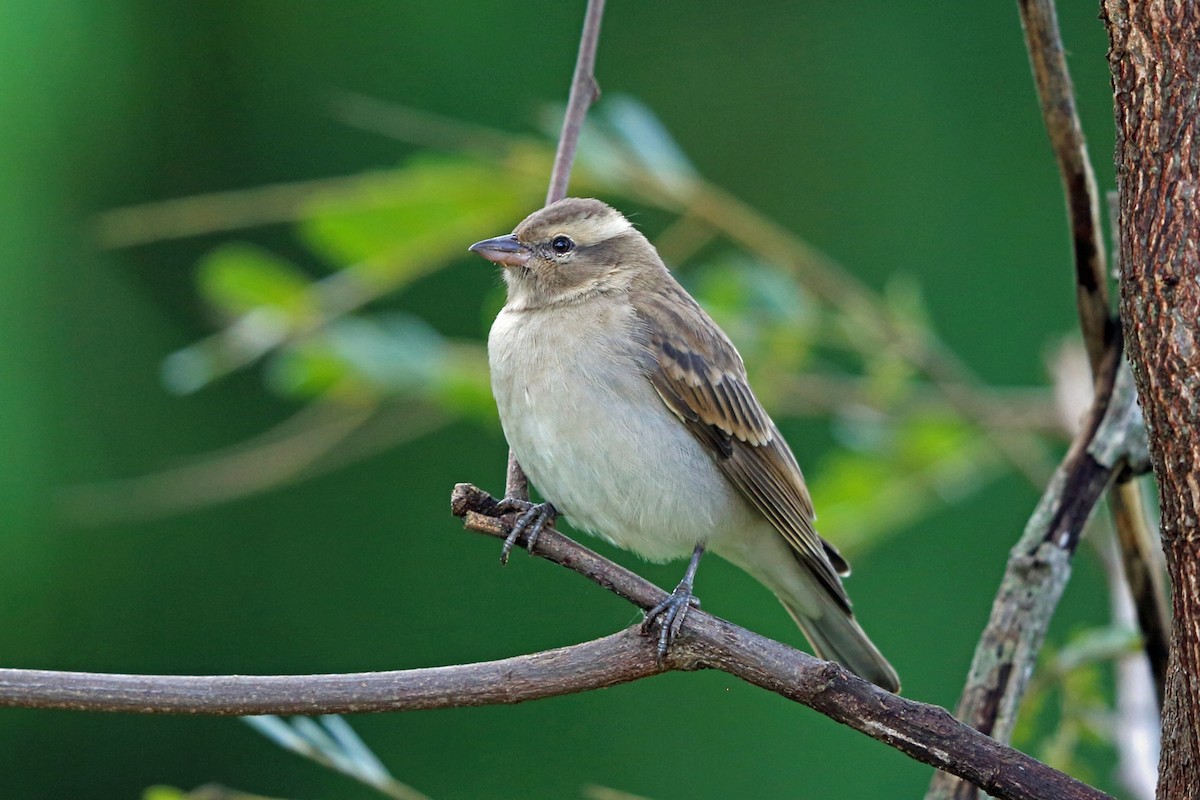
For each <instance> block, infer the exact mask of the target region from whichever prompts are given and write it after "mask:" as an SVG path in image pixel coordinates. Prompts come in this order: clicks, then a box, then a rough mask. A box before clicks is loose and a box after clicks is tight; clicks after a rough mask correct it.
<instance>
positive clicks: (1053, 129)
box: [1017, 0, 1170, 699]
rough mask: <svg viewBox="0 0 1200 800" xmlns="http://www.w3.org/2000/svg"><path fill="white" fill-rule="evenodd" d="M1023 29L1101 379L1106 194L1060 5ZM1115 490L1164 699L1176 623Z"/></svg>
mask: <svg viewBox="0 0 1200 800" xmlns="http://www.w3.org/2000/svg"><path fill="white" fill-rule="evenodd" d="M1017 6H1018V8H1019V9H1020V11H1021V23H1022V25H1023V26H1024V28H1025V42H1026V47H1027V48H1028V50H1029V61H1030V64H1031V65H1032V67H1033V76H1034V81H1035V83H1036V84H1037V89H1038V95H1039V97H1040V98H1041V103H1042V117H1043V119H1044V120H1045V122H1046V132H1047V133H1049V135H1050V144H1051V146H1052V147H1053V149H1054V156H1055V159H1056V160H1057V161H1058V168H1059V171H1060V172H1061V173H1062V183H1063V192H1064V193H1065V195H1066V199H1067V215H1068V218H1069V221H1070V226H1071V241H1072V247H1073V250H1074V253H1075V303H1076V306H1077V308H1078V312H1079V327H1080V330H1081V331H1082V333H1083V343H1084V346H1085V347H1086V349H1087V353H1088V362H1089V363H1090V364H1091V368H1092V379H1093V381H1097V380H1099V373H1100V362H1101V360H1102V358H1103V353H1104V349H1105V347H1106V346H1107V345H1108V343H1109V341H1110V340H1111V339H1112V337H1113V335H1114V333H1115V331H1116V327H1117V323H1116V319H1115V318H1114V317H1113V314H1112V311H1111V308H1110V304H1109V297H1108V270H1107V268H1106V267H1105V258H1104V243H1103V233H1102V228H1101V225H1100V193H1099V190H1098V189H1097V188H1096V176H1095V174H1094V172H1093V171H1092V164H1091V161H1090V159H1089V158H1088V154H1087V142H1086V141H1085V140H1084V136H1083V126H1082V124H1081V123H1080V121H1079V114H1078V112H1077V111H1076V108H1075V96H1074V89H1073V88H1072V85H1071V76H1070V74H1069V73H1068V72H1067V61H1066V57H1065V55H1064V52H1063V44H1062V38H1061V36H1060V34H1059V30H1058V19H1057V16H1056V14H1055V10H1054V0H1018V3H1017ZM1118 473H1119V474H1118V476H1117V481H1116V485H1115V486H1114V487H1113V491H1112V492H1110V493H1109V495H1108V505H1109V511H1110V512H1111V513H1112V516H1113V521H1114V524H1115V525H1116V527H1117V534H1118V535H1117V541H1118V542H1119V543H1120V545H1121V555H1122V562H1123V563H1124V565H1125V569H1126V580H1128V581H1129V585H1130V588H1131V590H1132V591H1133V597H1134V604H1135V606H1136V607H1137V616H1138V622H1139V625H1140V628H1141V631H1142V638H1143V641H1144V648H1145V651H1146V655H1147V657H1148V658H1149V659H1150V665H1151V668H1152V670H1153V672H1154V676H1155V678H1154V680H1155V684H1156V685H1157V687H1158V694H1159V698H1160V699H1161V697H1162V687H1163V682H1164V680H1165V675H1166V669H1167V660H1166V653H1167V637H1168V631H1169V630H1170V617H1169V615H1168V611H1167V606H1166V597H1165V592H1164V591H1163V588H1162V581H1161V577H1160V575H1158V574H1157V573H1156V569H1157V567H1158V563H1157V561H1156V560H1155V559H1154V558H1153V557H1152V555H1150V554H1149V553H1148V550H1150V549H1152V548H1154V545H1153V544H1150V547H1149V548H1148V547H1147V544H1149V540H1150V539H1151V538H1152V537H1151V536H1150V532H1149V529H1148V524H1147V521H1146V516H1145V510H1144V509H1145V502H1144V501H1143V500H1142V490H1141V487H1140V486H1139V485H1137V484H1135V483H1133V477H1134V476H1133V475H1132V474H1126V471H1125V470H1119V471H1118Z"/></svg>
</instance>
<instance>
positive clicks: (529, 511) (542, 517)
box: [496, 497, 558, 564]
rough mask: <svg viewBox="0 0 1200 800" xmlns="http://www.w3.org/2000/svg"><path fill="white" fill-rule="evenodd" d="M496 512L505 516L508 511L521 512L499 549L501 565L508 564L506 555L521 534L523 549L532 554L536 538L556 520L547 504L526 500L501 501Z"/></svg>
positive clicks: (556, 515)
mask: <svg viewBox="0 0 1200 800" xmlns="http://www.w3.org/2000/svg"><path fill="white" fill-rule="evenodd" d="M496 510H497V511H499V512H500V513H501V514H507V513H508V512H510V511H520V512H521V516H519V517H517V521H516V522H515V523H513V526H512V530H511V531H509V532H508V536H507V537H506V538H505V539H504V544H503V545H502V546H501V547H500V563H501V564H507V563H508V554H509V553H510V552H512V549H513V546H514V545H515V544H516V543H517V540H518V539H520V538H521V536H522V534H524V536H525V549H526V550H528V551H529V552H531V553H532V552H533V548H534V547H535V546H536V545H537V540H538V536H540V535H541V533H542V531H543V530H544V529H545V527H546V526H547V525H553V524H554V520H556V519H557V518H558V511H557V510H556V509H555V508H554V506H552V505H550V504H549V503H531V502H529V501H528V500H517V499H515V498H512V497H506V498H504V499H503V500H501V501H500V502H499V504H497V506H496Z"/></svg>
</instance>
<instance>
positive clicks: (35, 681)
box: [0, 484, 1108, 800]
mask: <svg viewBox="0 0 1200 800" xmlns="http://www.w3.org/2000/svg"><path fill="white" fill-rule="evenodd" d="M452 504H453V510H454V512H455V513H456V514H457V515H459V516H462V517H463V518H464V523H465V525H466V527H467V528H469V529H471V530H475V531H479V532H483V533H486V534H488V535H491V536H495V537H499V538H503V537H505V536H507V535H508V533H509V531H510V529H511V527H510V526H511V521H512V515H510V516H508V517H504V518H498V517H496V516H495V512H496V500H495V499H494V498H492V497H490V496H488V495H487V494H486V493H485V492H482V491H481V490H479V489H476V488H475V487H472V486H467V485H462V484H460V485H459V486H457V487H456V488H455V492H454V497H453V499H452ZM537 554H538V555H539V556H542V557H544V558H546V559H548V560H550V561H553V562H555V563H557V564H561V565H563V566H566V567H568V568H570V569H572V570H575V571H576V572H579V573H581V574H583V575H585V576H586V577H588V578H590V579H591V580H593V581H595V582H596V583H598V584H600V585H601V586H603V587H605V588H607V589H609V590H610V591H613V592H615V593H616V594H618V595H620V596H621V597H623V598H625V599H627V600H630V601H631V602H633V603H635V604H637V605H639V606H641V607H642V608H648V607H650V606H652V605H654V604H656V603H657V602H658V601H660V600H661V599H662V598H664V597H665V596H666V593H665V592H663V591H662V590H661V589H659V588H657V587H656V586H654V585H653V584H651V583H649V582H648V581H646V580H644V579H642V578H640V577H638V576H637V575H635V574H634V573H632V572H630V571H629V570H626V569H624V568H622V567H620V566H618V565H616V564H613V563H612V562H611V561H608V560H607V559H605V558H603V557H601V556H599V555H598V554H596V553H594V552H592V551H591V550H589V549H588V548H586V547H583V546H582V545H579V544H577V543H575V542H573V541H571V540H570V539H568V538H566V537H565V536H562V535H561V534H559V533H558V532H557V531H554V530H553V529H548V530H545V531H543V532H542V534H541V536H540V537H539V539H538V546H537ZM695 669H719V670H722V671H724V672H728V673H729V674H731V675H734V676H737V677H739V678H741V679H742V680H745V681H747V682H749V683H752V684H754V685H756V686H759V687H762V688H764V689H767V690H769V691H772V692H775V693H777V694H779V695H782V696H783V697H786V698H788V699H790V700H793V701H795V702H799V703H802V704H804V705H807V706H809V707H811V708H813V709H815V710H817V711H819V712H821V713H822V714H825V715H827V716H829V717H830V718H832V719H834V720H836V721H838V722H841V723H843V724H845V725H848V726H850V727H852V728H854V729H855V730H858V731H861V732H863V733H865V734H867V735H868V736H871V737H872V738H875V739H878V740H879V741H882V742H884V743H885V744H888V745H890V746H892V747H895V748H896V749H898V750H900V751H901V752H903V753H905V754H907V755H909V756H911V757H912V758H915V759H917V760H920V761H923V762H924V763H927V764H931V765H933V766H935V767H937V768H939V769H946V770H951V771H953V772H954V773H955V774H956V775H959V776H961V777H963V778H964V779H966V780H969V781H972V782H973V783H975V784H977V785H979V786H981V787H982V788H983V789H984V790H985V791H987V792H988V793H989V794H991V795H993V796H995V797H999V798H1010V799H1011V800H1035V798H1044V797H1058V798H1066V800H1104V799H1105V798H1108V795H1106V794H1104V793H1103V792H1100V791H1098V790H1096V789H1093V788H1091V787H1089V786H1087V785H1085V784H1083V783H1080V782H1079V781H1076V780H1075V779H1073V778H1071V777H1069V776H1067V775H1064V774H1063V773H1061V772H1058V771H1057V770H1054V769H1052V768H1050V767H1048V766H1046V765H1045V764H1042V763H1040V762H1038V761H1036V760H1035V759H1033V758H1030V757H1029V756H1027V755H1025V754H1023V753H1020V752H1018V751H1016V750H1013V749H1011V748H1009V747H1007V746H1005V745H1003V744H1001V743H999V742H997V741H995V740H994V739H992V738H990V737H988V736H985V735H984V734H982V733H980V732H978V731H976V730H973V729H971V728H969V727H967V726H965V725H963V724H962V723H960V722H958V721H956V720H955V719H953V718H952V717H951V716H950V715H949V713H947V712H946V711H945V710H944V709H942V708H939V707H937V706H932V705H928V704H925V703H919V702H915V701H912V700H908V699H905V698H902V697H899V696H897V695H894V694H891V693H889V692H885V691H883V690H882V689H879V688H878V687H876V686H874V685H872V684H870V683H868V682H866V681H864V680H862V679H861V678H858V677H856V676H854V675H851V674H850V673H849V672H847V671H846V670H845V669H843V668H842V667H841V666H840V665H838V664H834V663H830V662H825V661H820V660H818V659H816V658H814V657H812V656H810V655H807V654H805V653H802V652H799V651H797V650H794V649H792V648H791V647H788V646H787V645H784V644H781V643H779V642H775V641H772V640H770V639H767V638H765V637H763V636H759V635H758V634H755V633H752V632H751V631H748V630H745V629H743V628H740V627H738V626H736V625H733V624H732V623H730V622H727V621H725V620H722V619H720V618H717V617H714V616H712V615H711V614H707V613H705V612H703V611H701V610H700V609H696V610H694V611H693V612H692V613H690V614H689V615H688V617H687V622H686V625H685V626H684V630H683V632H682V634H681V636H680V638H679V639H677V640H676V642H675V644H674V645H673V647H672V649H671V651H670V652H669V653H668V655H667V657H666V659H665V661H664V662H663V663H659V662H658V660H657V656H656V649H655V645H654V642H653V641H652V640H650V639H647V638H646V637H643V636H641V635H640V634H639V633H638V626H633V627H631V628H628V629H626V630H624V631H621V632H619V633H615V634H613V635H611V636H606V637H604V638H602V639H597V640H595V641H592V642H586V643H584V644H578V645H574V646H572V647H564V648H560V649H557V650H550V651H546V652H542V653H534V654H530V655H525V656H518V657H516V658H509V659H504V660H501V661H491V662H486V663H480V664H464V665H458V666H452V667H435V668H431V669H415V670H400V671H394V672H369V673H354V674H342V675H305V676H288V675H274V676H258V677H254V676H240V675H218V676H206V677H197V676H150V675H103V674H94V673H78V672H52V671H46V670H14V669H8V670H0V706H9V707H26V708H58V709H68V710H88V711H120V712H131V713H175V714H221V715H228V714H328V713H350V712H368V711H400V710H416V709H432V708H452V707H462V706H478V705H489V704H506V703H519V702H523V701H525V700H532V699H536V698H541V697H551V696H555V695H560V694H566V693H569V692H579V691H586V690H589V689H596V688H602V687H605V686H613V685H616V684H618V683H624V682H628V681H632V680H637V679H639V678H644V677H648V676H650V675H655V674H658V673H661V672H666V671H670V670H695Z"/></svg>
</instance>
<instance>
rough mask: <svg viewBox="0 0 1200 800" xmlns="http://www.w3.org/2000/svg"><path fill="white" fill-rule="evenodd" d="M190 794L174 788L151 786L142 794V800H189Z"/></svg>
mask: <svg viewBox="0 0 1200 800" xmlns="http://www.w3.org/2000/svg"><path fill="white" fill-rule="evenodd" d="M187 797H188V793H187V792H185V791H183V790H182V789H176V788H175V787H174V786H149V787H147V788H146V789H145V790H144V791H143V792H142V800H187Z"/></svg>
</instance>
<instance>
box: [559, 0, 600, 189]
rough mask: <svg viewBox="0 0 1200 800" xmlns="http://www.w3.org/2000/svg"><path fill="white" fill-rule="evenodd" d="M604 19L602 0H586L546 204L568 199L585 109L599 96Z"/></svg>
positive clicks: (586, 110)
mask: <svg viewBox="0 0 1200 800" xmlns="http://www.w3.org/2000/svg"><path fill="white" fill-rule="evenodd" d="M603 17H604V0H588V4H587V12H586V13H585V14H584V17H583V35H582V36H580V38H579V55H578V57H577V58H576V60H575V74H574V76H572V78H571V94H570V95H569V97H568V98H567V111H566V114H565V115H564V116H563V125H562V132H561V133H560V134H559V135H558V151H557V152H555V154H554V169H553V171H552V172H551V173H550V188H549V189H547V190H546V205H550V204H551V203H557V202H558V201H559V200H562V199H563V198H564V197H566V196H567V185H568V184H569V183H570V181H571V167H572V166H573V165H574V163H575V151H576V149H577V148H578V147H579V134H580V132H582V131H583V119H584V117H586V116H587V112H588V108H590V107H591V105H592V103H594V102H596V100H597V98H599V97H600V87H599V85H598V84H597V83H596V48H597V46H598V45H599V44H600V20H601V19H602V18H603Z"/></svg>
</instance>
